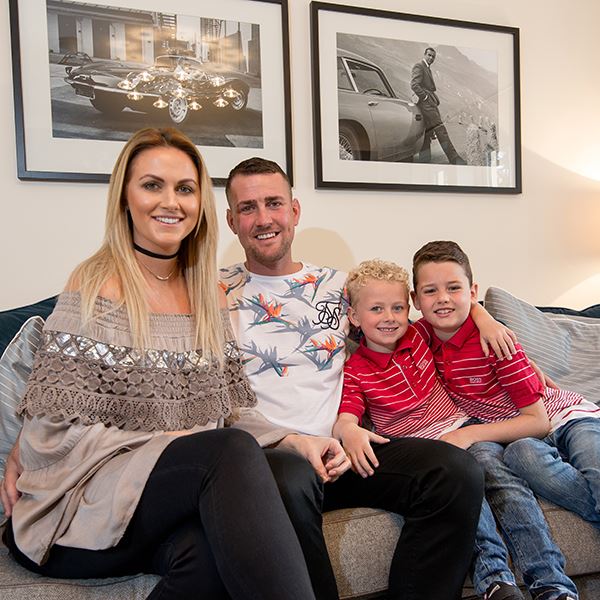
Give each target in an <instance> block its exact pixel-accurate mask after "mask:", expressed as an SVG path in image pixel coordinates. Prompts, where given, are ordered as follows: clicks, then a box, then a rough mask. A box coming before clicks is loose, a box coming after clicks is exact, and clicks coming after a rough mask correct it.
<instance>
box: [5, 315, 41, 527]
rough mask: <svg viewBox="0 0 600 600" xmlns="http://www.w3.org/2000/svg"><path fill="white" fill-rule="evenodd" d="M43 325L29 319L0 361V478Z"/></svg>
mask: <svg viewBox="0 0 600 600" xmlns="http://www.w3.org/2000/svg"><path fill="white" fill-rule="evenodd" d="M43 326H44V319H42V317H30V318H29V319H28V320H27V321H26V322H25V323H24V324H23V326H22V327H21V329H20V330H19V331H18V332H17V334H16V335H15V337H14V338H13V339H12V341H11V342H10V344H8V347H7V348H6V350H5V351H4V354H3V355H2V357H1V358H0V479H2V478H3V477H4V468H5V465H6V457H7V456H8V453H9V452H10V449H11V448H12V447H13V445H14V443H15V440H16V439H17V436H18V435H19V431H21V424H22V420H21V417H20V416H19V415H18V414H17V406H18V404H19V401H20V400H21V398H22V397H23V394H24V393H25V386H26V384H27V380H28V379H29V375H30V373H31V368H32V366H33V358H34V356H35V353H36V351H37V349H38V347H39V345H40V342H41V339H42V328H43ZM3 522H4V509H3V507H2V504H1V503H0V523H3Z"/></svg>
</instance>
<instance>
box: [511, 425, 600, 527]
mask: <svg viewBox="0 0 600 600" xmlns="http://www.w3.org/2000/svg"><path fill="white" fill-rule="evenodd" d="M504 460H505V462H506V464H507V465H508V466H510V468H511V469H512V470H513V471H514V472H515V473H516V474H517V475H519V476H520V477H522V478H523V479H525V480H526V481H527V482H528V483H529V486H530V487H531V489H532V490H533V491H534V492H535V493H536V494H538V495H540V496H542V497H544V498H546V499H547V500H550V502H554V504H557V505H558V506H562V507H563V508H566V509H567V510H570V511H572V512H574V513H576V514H578V515H579V516H580V517H582V518H583V519H585V520H586V521H589V522H590V523H592V524H593V525H594V526H595V527H596V528H598V529H600V419H597V418H593V417H587V418H582V419H574V420H573V421H568V422H567V423H565V424H564V425H562V426H561V427H559V428H558V429H557V430H556V431H554V432H552V433H551V434H549V435H548V436H547V437H546V438H544V439H543V440H538V439H535V438H524V439H521V440H517V441H516V442H513V443H512V444H509V445H508V446H507V448H506V450H505V452H504Z"/></svg>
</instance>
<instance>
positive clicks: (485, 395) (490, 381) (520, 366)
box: [415, 316, 600, 431]
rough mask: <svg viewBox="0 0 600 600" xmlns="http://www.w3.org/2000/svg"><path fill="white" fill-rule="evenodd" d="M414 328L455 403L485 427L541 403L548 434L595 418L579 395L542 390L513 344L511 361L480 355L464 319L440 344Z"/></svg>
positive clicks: (427, 328) (428, 330)
mask: <svg viewBox="0 0 600 600" xmlns="http://www.w3.org/2000/svg"><path fill="white" fill-rule="evenodd" d="M415 327H416V329H417V330H418V331H419V332H420V333H421V335H422V336H423V338H424V339H425V340H426V341H427V343H428V344H429V345H430V346H431V351H432V352H433V357H434V360H435V366H436V368H437V370H438V373H439V374H440V377H441V378H442V382H443V384H444V386H445V387H446V389H447V390H448V392H449V393H450V395H451V396H452V398H453V400H454V401H455V402H456V404H457V405H458V406H459V407H460V408H462V410H463V411H464V412H465V413H467V414H468V415H469V416H471V417H475V418H477V419H480V420H481V421H484V422H486V423H489V422H493V421H503V420H506V419H511V418H513V417H516V416H518V415H519V410H518V409H519V408H523V407H525V406H529V405H531V404H533V403H534V402H537V400H539V399H540V398H542V399H543V402H544V406H545V407H546V411H547V413H548V417H549V419H550V422H551V427H552V430H553V431H554V430H555V429H557V428H558V427H560V426H561V425H562V424H564V423H566V422H567V421H569V420H571V419H573V418H580V417H584V416H593V417H598V416H600V409H599V408H598V407H597V406H596V405H595V404H592V403H591V402H588V401H587V400H585V398H583V396H581V395H579V394H577V393H575V392H570V391H567V390H557V389H554V388H547V387H546V388H545V387H544V386H543V385H542V383H541V382H540V380H539V379H538V377H537V375H536V374H535V371H534V370H533V369H532V368H531V365H530V364H529V360H528V359H527V356H526V355H525V352H524V351H523V349H522V348H521V346H520V345H519V344H516V348H517V352H516V354H515V355H514V356H513V357H512V359H510V360H507V359H498V358H497V357H496V356H495V355H494V353H493V352H492V353H490V356H485V355H484V354H483V350H482V348H481V344H480V341H479V329H477V326H476V325H475V322H474V321H473V319H472V318H471V317H470V316H469V317H468V318H467V320H466V321H465V322H464V323H463V325H462V326H461V328H460V329H459V330H458V331H457V332H456V333H455V334H454V335H453V336H452V338H450V339H449V340H447V341H446V342H442V341H441V340H440V339H439V338H438V337H437V336H436V335H435V333H434V332H433V328H432V327H431V325H430V324H429V323H428V322H427V321H425V319H420V320H419V321H417V323H415Z"/></svg>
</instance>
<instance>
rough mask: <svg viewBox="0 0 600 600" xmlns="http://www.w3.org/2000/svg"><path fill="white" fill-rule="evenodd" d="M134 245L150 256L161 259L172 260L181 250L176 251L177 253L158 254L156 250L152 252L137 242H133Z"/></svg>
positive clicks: (136, 248)
mask: <svg viewBox="0 0 600 600" xmlns="http://www.w3.org/2000/svg"><path fill="white" fill-rule="evenodd" d="M133 247H134V249H135V250H137V251H138V252H141V253H142V254H145V255H146V256H150V257H151V258H160V259H161V260H170V259H171V258H175V257H176V256H177V255H178V254H179V250H177V252H175V254H156V252H152V251H151V250H146V248H142V247H141V246H138V245H137V244H136V243H135V242H133Z"/></svg>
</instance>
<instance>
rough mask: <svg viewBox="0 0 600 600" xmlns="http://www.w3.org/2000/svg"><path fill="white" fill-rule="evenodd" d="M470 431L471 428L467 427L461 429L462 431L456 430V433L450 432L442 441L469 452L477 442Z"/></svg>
mask: <svg viewBox="0 0 600 600" xmlns="http://www.w3.org/2000/svg"><path fill="white" fill-rule="evenodd" d="M469 429H471V427H469V426H467V427H461V428H460V429H455V430H454V431H449V432H448V433H445V434H444V435H443V436H442V437H441V438H440V440H442V442H446V443H447V444H452V445H453V446H458V447H459V448H462V449H463V450H467V449H468V448H470V447H471V446H472V445H473V444H474V443H475V442H476V441H477V440H475V439H473V437H472V436H471V434H470V432H469Z"/></svg>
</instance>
